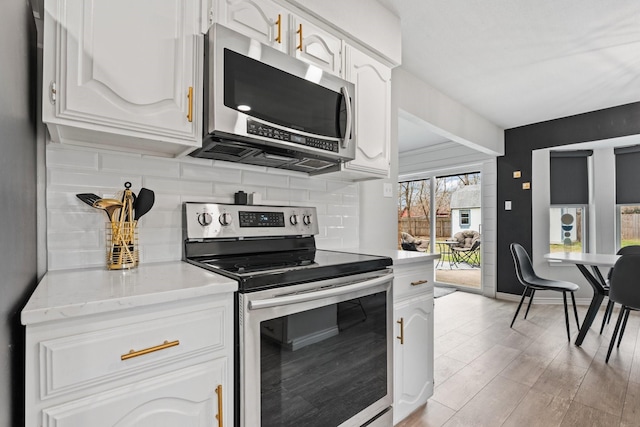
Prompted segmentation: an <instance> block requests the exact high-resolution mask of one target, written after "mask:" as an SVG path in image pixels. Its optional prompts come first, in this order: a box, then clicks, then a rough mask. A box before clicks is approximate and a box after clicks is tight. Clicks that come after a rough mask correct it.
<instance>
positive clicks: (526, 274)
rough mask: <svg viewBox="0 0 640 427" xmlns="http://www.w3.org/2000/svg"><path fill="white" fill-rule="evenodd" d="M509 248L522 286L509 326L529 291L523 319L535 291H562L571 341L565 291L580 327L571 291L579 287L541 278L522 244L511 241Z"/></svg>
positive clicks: (527, 312)
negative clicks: (518, 301)
mask: <svg viewBox="0 0 640 427" xmlns="http://www.w3.org/2000/svg"><path fill="white" fill-rule="evenodd" d="M509 249H510V250H511V255H512V256H513V263H514V265H515V267H516V277H517V278H518V281H519V282H520V284H522V286H524V291H523V292H522V298H521V299H520V304H518V308H517V309H516V314H514V315H513V320H512V321H511V326H510V327H513V322H515V321H516V317H518V313H519V312H520V308H521V307H522V303H523V301H524V297H525V296H526V295H527V293H528V292H529V291H531V296H530V297H529V305H528V306H527V311H526V312H525V313H524V318H525V319H526V318H527V314H529V309H530V308H531V301H533V296H534V295H535V293H536V291H542V290H547V291H558V292H562V299H563V300H564V319H565V322H566V324H567V338H568V339H569V341H571V333H570V332H569V311H568V309H567V292H569V293H570V294H571V302H572V303H573V314H575V316H576V324H577V325H578V329H580V321H579V320H578V310H577V309H576V299H575V296H574V295H573V293H574V292H575V291H577V290H578V289H580V287H579V286H578V285H576V284H575V283H571V282H564V281H561V280H549V279H543V278H542V277H540V276H538V275H537V274H536V272H535V271H534V269H533V265H532V264H531V258H529V254H528V253H527V251H526V250H525V248H523V247H522V245H520V244H518V243H511V245H510V246H509Z"/></svg>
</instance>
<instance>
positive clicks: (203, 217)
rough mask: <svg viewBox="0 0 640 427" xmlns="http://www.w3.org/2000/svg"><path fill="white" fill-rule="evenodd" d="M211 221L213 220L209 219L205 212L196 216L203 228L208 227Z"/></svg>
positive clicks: (209, 215) (209, 216)
mask: <svg viewBox="0 0 640 427" xmlns="http://www.w3.org/2000/svg"><path fill="white" fill-rule="evenodd" d="M212 221H213V218H211V214H209V213H207V212H204V213H201V214H200V215H198V222H199V223H200V225H201V226H203V227H206V226H207V225H210V224H211V222H212Z"/></svg>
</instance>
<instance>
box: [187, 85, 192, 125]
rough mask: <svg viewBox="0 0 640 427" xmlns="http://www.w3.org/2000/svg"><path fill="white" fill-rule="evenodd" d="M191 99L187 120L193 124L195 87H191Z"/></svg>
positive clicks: (188, 95) (189, 96)
mask: <svg viewBox="0 0 640 427" xmlns="http://www.w3.org/2000/svg"><path fill="white" fill-rule="evenodd" d="M187 98H188V99H189V112H188V113H187V120H189V122H193V86H189V93H188V94H187Z"/></svg>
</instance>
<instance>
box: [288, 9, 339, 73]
mask: <svg viewBox="0 0 640 427" xmlns="http://www.w3.org/2000/svg"><path fill="white" fill-rule="evenodd" d="M291 24H292V25H291V29H290V32H289V33H290V35H291V37H290V40H291V43H290V46H291V50H292V51H293V55H294V56H295V57H296V58H298V59H300V60H302V61H304V62H306V63H309V64H313V65H316V66H318V67H320V68H321V69H323V70H324V71H328V72H329V73H331V74H334V75H336V76H339V75H341V65H342V40H341V39H340V38H338V37H336V36H334V35H332V34H330V33H329V32H327V31H324V30H323V29H322V28H320V27H318V26H317V25H314V24H312V23H311V22H309V21H306V20H304V19H302V18H300V17H297V16H294V15H292V16H291Z"/></svg>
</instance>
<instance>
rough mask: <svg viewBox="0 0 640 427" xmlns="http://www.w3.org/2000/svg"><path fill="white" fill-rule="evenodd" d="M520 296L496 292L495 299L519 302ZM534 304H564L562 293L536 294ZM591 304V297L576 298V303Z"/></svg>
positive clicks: (568, 298)
mask: <svg viewBox="0 0 640 427" xmlns="http://www.w3.org/2000/svg"><path fill="white" fill-rule="evenodd" d="M520 298H522V295H514V294H508V293H505V292H496V299H500V300H504V301H513V302H520ZM607 301H608V299H607V298H606V297H605V300H604V301H603V302H602V305H604V306H606V302H607ZM524 303H525V304H527V303H529V297H527V298H525V301H524ZM536 304H564V303H563V301H562V294H560V293H558V296H557V297H539V296H536V297H535V298H534V299H533V305H536ZM567 304H569V305H571V297H569V296H568V295H567ZM589 304H591V298H576V305H589Z"/></svg>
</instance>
